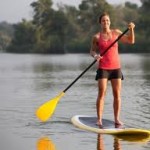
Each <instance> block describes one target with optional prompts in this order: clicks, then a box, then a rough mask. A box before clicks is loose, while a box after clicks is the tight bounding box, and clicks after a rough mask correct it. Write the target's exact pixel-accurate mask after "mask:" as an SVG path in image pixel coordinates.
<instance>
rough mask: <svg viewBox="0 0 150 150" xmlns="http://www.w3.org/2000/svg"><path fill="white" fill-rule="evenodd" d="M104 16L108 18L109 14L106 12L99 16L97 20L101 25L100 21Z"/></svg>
mask: <svg viewBox="0 0 150 150" xmlns="http://www.w3.org/2000/svg"><path fill="white" fill-rule="evenodd" d="M104 16H108V17H109V14H108V13H107V12H103V13H102V14H101V15H100V16H99V19H98V21H99V23H101V20H102V18H103V17H104Z"/></svg>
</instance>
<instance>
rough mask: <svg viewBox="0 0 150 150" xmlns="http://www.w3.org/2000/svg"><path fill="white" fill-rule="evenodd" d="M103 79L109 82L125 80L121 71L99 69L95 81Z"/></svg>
mask: <svg viewBox="0 0 150 150" xmlns="http://www.w3.org/2000/svg"><path fill="white" fill-rule="evenodd" d="M103 78H106V79H108V80H111V79H121V80H123V79H124V77H123V74H122V72H121V69H113V70H105V69H98V70H97V74H96V77H95V80H98V79H103Z"/></svg>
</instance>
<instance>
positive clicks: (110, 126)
mask: <svg viewBox="0 0 150 150" xmlns="http://www.w3.org/2000/svg"><path fill="white" fill-rule="evenodd" d="M71 122H72V123H73V125H75V126H76V127H78V128H80V129H83V130H87V131H91V132H95V133H100V134H112V135H136V134H138V135H139V134H140V135H148V136H149V135H150V130H146V129H138V128H134V127H133V128H130V127H127V126H119V127H116V125H115V123H114V122H113V121H111V120H107V119H103V120H102V122H103V126H102V127H99V126H98V125H96V122H97V117H93V116H86V115H76V116H74V117H72V118H71Z"/></svg>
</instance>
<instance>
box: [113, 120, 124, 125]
mask: <svg viewBox="0 0 150 150" xmlns="http://www.w3.org/2000/svg"><path fill="white" fill-rule="evenodd" d="M115 124H116V125H121V126H122V125H123V122H121V121H120V120H116V121H115Z"/></svg>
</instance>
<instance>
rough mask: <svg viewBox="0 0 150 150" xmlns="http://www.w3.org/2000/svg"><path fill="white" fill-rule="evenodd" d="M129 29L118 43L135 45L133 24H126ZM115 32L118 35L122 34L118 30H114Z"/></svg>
mask: <svg viewBox="0 0 150 150" xmlns="http://www.w3.org/2000/svg"><path fill="white" fill-rule="evenodd" d="M128 28H129V33H128V34H126V35H124V36H123V37H122V38H121V39H120V41H121V42H123V43H129V44H134V43H135V35H134V28H135V24H134V23H133V22H131V23H129V24H128ZM116 32H117V33H118V34H119V35H120V34H121V33H122V32H121V31H119V30H116Z"/></svg>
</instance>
